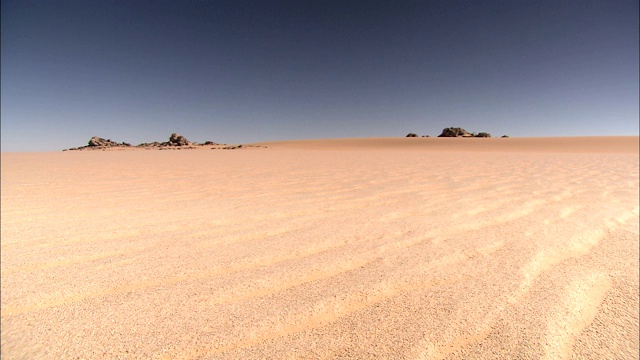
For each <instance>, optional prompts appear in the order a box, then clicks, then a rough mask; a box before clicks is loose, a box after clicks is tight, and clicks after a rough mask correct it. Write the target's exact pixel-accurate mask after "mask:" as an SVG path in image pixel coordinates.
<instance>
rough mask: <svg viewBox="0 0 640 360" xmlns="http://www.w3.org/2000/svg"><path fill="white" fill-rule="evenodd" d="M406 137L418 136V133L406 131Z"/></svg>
mask: <svg viewBox="0 0 640 360" xmlns="http://www.w3.org/2000/svg"><path fill="white" fill-rule="evenodd" d="M406 137H418V134H415V133H408V134H407V136H406Z"/></svg>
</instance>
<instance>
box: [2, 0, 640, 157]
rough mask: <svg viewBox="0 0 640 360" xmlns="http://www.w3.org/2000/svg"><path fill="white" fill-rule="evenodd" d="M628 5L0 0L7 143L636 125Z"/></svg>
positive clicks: (634, 40)
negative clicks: (93, 137)
mask: <svg viewBox="0 0 640 360" xmlns="http://www.w3.org/2000/svg"><path fill="white" fill-rule="evenodd" d="M638 13H639V9H638V1H637V0H599V1H589V0H577V1H562V0H550V1H546V0H533V1H528V0H517V1H513V0H505V1H489V0H487V1H476V0H469V1H455V0H452V1H450V0H439V1H369V0H359V1H356V0H342V1H321V0H317V1H305V0H292V1H268V0H258V1H245V0H232V1H124V0H123V1H103V0H100V1H90V0H88V1H55V0H52V1H49V0H47V1H42V0H36V1H29V0H6V1H5V0H2V13H1V14H2V22H1V25H2V53H1V54H2V55H1V56H2V63H1V64H2V68H1V71H2V77H1V81H2V89H1V90H2V93H1V94H2V104H1V105H2V107H1V109H2V110H1V116H2V118H1V120H2V122H1V124H2V142H1V145H2V151H31V150H35V151H49V150H51V151H54V150H61V149H63V148H69V147H75V146H81V145H85V144H86V142H87V141H88V140H89V138H90V137H91V136H94V135H95V136H100V137H103V138H110V139H112V140H115V141H126V142H130V143H132V144H138V143H141V142H151V141H165V140H167V139H168V137H169V135H170V134H171V133H172V132H177V133H180V134H182V135H184V136H186V137H187V138H188V139H189V140H192V141H198V142H203V141H206V140H212V141H216V142H221V143H248V142H255V141H267V140H283V139H311V138H327V137H380V136H382V137H384V136H404V135H406V134H407V133H408V132H416V133H418V134H419V135H424V134H429V135H431V136H435V135H438V134H439V133H440V132H441V130H442V129H443V128H445V127H449V126H456V127H458V126H459V127H463V128H465V129H466V130H468V131H472V132H480V131H486V132H489V133H491V134H493V135H494V136H501V135H503V134H508V135H510V136H512V137H515V136H571V135H577V136H582V135H638V132H639V131H638V117H639V114H638V107H639V106H638V97H639V94H638V88H639V79H638V67H639V58H638V41H639V39H638V29H639V23H638Z"/></svg>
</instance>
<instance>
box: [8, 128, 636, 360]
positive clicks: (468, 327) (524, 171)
mask: <svg viewBox="0 0 640 360" xmlns="http://www.w3.org/2000/svg"><path fill="white" fill-rule="evenodd" d="M262 145H267V146H269V148H266V149H265V148H247V149H238V150H233V151H205V150H194V151H144V150H138V151H136V150H132V151H114V152H109V151H105V152H102V151H95V152H64V153H63V152H59V153H24V154H10V153H3V154H2V202H1V204H2V209H1V210H2V217H1V220H2V224H1V225H2V238H1V239H2V241H1V250H2V257H1V260H2V263H1V264H2V265H1V266H2V268H1V270H2V289H1V290H2V292H1V294H2V295H1V296H2V359H36V358H38V359H41V358H44V359H70V358H73V359H76V358H87V359H101V358H177V359H245V358H248V359H266V358H270V359H281V358H287V359H294V358H307V359H316V358H317V359H335V358H354V359H368V358H380V359H637V358H638V346H639V344H638V307H639V303H638V291H639V287H638V276H639V274H638V272H639V264H638V246H639V244H638V238H639V235H638V234H639V230H638V219H639V215H638V214H639V208H638V195H639V193H638V189H639V184H638V178H639V165H638V137H617V138H606V137H602V138H598V137H594V138H553V139H551V138H547V139H516V138H510V139H438V138H415V139H411V138H398V139H357V140H324V141H298V142H280V143H270V144H262Z"/></svg>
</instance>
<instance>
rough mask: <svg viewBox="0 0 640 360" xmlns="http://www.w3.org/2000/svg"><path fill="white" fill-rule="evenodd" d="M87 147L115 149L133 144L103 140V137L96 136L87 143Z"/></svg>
mask: <svg viewBox="0 0 640 360" xmlns="http://www.w3.org/2000/svg"><path fill="white" fill-rule="evenodd" d="M87 146H91V147H115V146H131V144H128V143H126V142H122V143H118V142H115V141H111V139H106V140H105V139H103V138H101V137H98V136H94V137H92V138H91V139H90V140H89V142H88V143H87Z"/></svg>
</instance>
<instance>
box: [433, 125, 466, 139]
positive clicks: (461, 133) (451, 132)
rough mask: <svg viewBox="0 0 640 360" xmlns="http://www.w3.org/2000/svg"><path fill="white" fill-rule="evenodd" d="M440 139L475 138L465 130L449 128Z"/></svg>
mask: <svg viewBox="0 0 640 360" xmlns="http://www.w3.org/2000/svg"><path fill="white" fill-rule="evenodd" d="M438 137H473V135H472V134H471V133H469V132H468V131H467V130H465V129H463V128H459V127H449V128H445V129H443V130H442V134H440V135H438Z"/></svg>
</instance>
